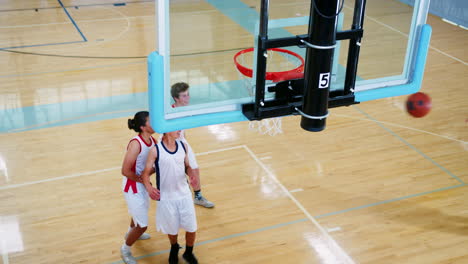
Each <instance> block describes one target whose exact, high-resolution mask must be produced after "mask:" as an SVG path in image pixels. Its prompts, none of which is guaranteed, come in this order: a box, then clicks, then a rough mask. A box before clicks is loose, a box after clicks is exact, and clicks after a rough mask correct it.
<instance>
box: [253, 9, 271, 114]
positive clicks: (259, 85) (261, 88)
mask: <svg viewBox="0 0 468 264" xmlns="http://www.w3.org/2000/svg"><path fill="white" fill-rule="evenodd" d="M269 2H270V1H269V0H262V5H261V7H260V25H259V26H260V30H259V35H258V39H257V41H258V42H257V44H258V46H257V54H256V56H257V72H256V78H257V79H256V80H255V104H254V115H255V116H256V117H258V116H259V111H260V108H261V107H262V106H263V105H264V100H265V74H266V62H267V58H266V57H265V56H264V54H265V52H266V51H267V50H266V42H267V40H268V8H269Z"/></svg>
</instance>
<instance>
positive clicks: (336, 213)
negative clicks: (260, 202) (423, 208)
mask: <svg viewBox="0 0 468 264" xmlns="http://www.w3.org/2000/svg"><path fill="white" fill-rule="evenodd" d="M465 186H467V185H466V184H458V185H452V186H448V187H442V188H438V189H435V190H431V191H426V192H420V193H415V194H410V195H405V196H401V197H397V198H393V199H388V200H384V201H379V202H375V203H370V204H364V205H359V206H355V207H351V208H346V209H343V210H339V211H335V212H330V213H325V214H321V215H316V216H314V217H315V218H317V219H320V218H325V217H328V216H334V215H339V214H344V213H348V212H351V211H356V210H360V209H366V208H370V207H374V206H379V205H383V204H389V203H392V202H398V201H402V200H405V199H410V198H416V197H421V196H424V195H427V194H433V193H437V192H441V191H447V190H452V189H456V188H460V187H465Z"/></svg>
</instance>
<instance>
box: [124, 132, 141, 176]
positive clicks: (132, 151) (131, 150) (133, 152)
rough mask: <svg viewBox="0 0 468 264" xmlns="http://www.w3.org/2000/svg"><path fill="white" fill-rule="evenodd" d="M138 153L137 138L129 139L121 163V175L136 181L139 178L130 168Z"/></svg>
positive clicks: (138, 144)
mask: <svg viewBox="0 0 468 264" xmlns="http://www.w3.org/2000/svg"><path fill="white" fill-rule="evenodd" d="M139 154H140V143H139V142H138V141H137V140H132V141H130V143H129V144H128V147H127V153H125V157H124V160H123V164H122V175H123V176H125V177H127V178H129V179H130V180H133V181H136V182H141V178H140V177H138V175H136V174H135V172H134V171H132V168H133V165H134V164H135V162H136V159H137V158H138V155H139Z"/></svg>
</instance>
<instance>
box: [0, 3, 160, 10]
mask: <svg viewBox="0 0 468 264" xmlns="http://www.w3.org/2000/svg"><path fill="white" fill-rule="evenodd" d="M153 2H154V0H142V1H127V2H118V3H119V4H120V3H124V4H125V5H126V4H141V3H153ZM114 4H116V3H99V4H87V5H86V4H85V5H68V6H65V8H73V7H74V8H76V7H86V6H104V5H114ZM58 8H61V7H60V6H49V7H30V8H18V9H3V10H0V13H1V12H19V11H31V10H36V9H37V10H43V9H44V10H45V9H58Z"/></svg>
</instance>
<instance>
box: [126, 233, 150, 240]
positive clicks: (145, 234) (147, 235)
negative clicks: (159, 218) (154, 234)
mask: <svg viewBox="0 0 468 264" xmlns="http://www.w3.org/2000/svg"><path fill="white" fill-rule="evenodd" d="M127 237H128V232H127V233H126V234H125V240H127ZM150 238H151V236H150V234H148V233H143V234H141V236H140V237H139V238H138V240H146V239H150Z"/></svg>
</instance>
